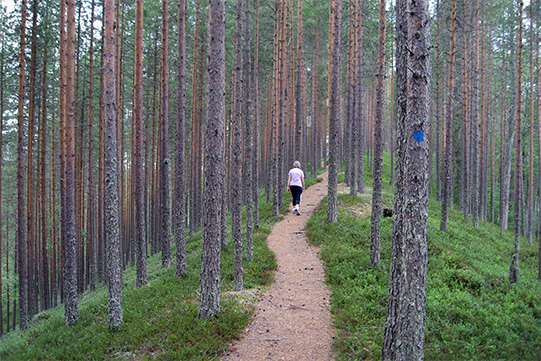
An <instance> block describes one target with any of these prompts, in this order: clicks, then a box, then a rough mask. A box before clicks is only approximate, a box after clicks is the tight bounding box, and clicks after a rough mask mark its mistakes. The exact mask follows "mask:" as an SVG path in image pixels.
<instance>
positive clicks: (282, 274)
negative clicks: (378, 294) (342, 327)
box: [222, 173, 334, 361]
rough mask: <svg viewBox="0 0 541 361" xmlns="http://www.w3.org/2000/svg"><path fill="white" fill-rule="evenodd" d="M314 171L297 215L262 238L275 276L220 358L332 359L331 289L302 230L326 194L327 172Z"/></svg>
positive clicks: (231, 359)
mask: <svg viewBox="0 0 541 361" xmlns="http://www.w3.org/2000/svg"><path fill="white" fill-rule="evenodd" d="M319 177H320V178H323V181H322V182H320V183H317V184H315V185H313V186H311V187H310V188H308V189H306V190H305V191H304V192H303V195H302V202H301V215H300V216H299V215H295V214H293V213H292V212H289V213H288V214H287V215H286V216H285V217H284V218H283V219H282V220H281V221H280V222H278V223H276V224H275V225H274V226H273V228H272V231H271V234H270V235H269V237H268V239H267V242H268V244H269V247H270V248H271V249H272V251H273V252H274V253H275V254H276V261H277V263H278V269H277V271H276V274H275V280H274V282H273V283H272V284H271V286H270V287H269V288H268V289H267V290H266V291H265V292H264V294H263V295H262V296H261V297H260V299H259V301H258V304H257V306H256V311H255V315H254V319H253V321H252V323H251V324H250V325H249V326H248V327H247V328H246V329H245V332H244V335H243V337H242V339H241V340H239V341H236V342H234V343H233V344H232V345H230V347H229V350H228V352H226V354H225V355H224V356H223V357H222V360H224V361H234V360H295V361H303V360H307V361H308V360H309V361H316V360H333V359H334V355H333V351H332V348H331V344H332V339H333V336H334V329H333V327H332V326H331V322H332V320H331V315H330V291H329V289H328V288H327V286H326V285H325V283H324V279H325V273H324V270H323V264H322V261H321V260H320V258H319V256H318V253H319V247H316V246H314V245H309V244H308V243H307V239H306V236H305V232H304V231H305V226H306V221H307V220H308V219H309V218H310V216H311V215H312V213H313V211H314V209H315V208H316V207H317V205H318V204H319V201H320V200H321V199H322V198H323V197H324V196H325V195H326V194H327V173H324V174H322V175H320V176H319ZM290 209H292V207H291V206H290Z"/></svg>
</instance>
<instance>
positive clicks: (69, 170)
mask: <svg viewBox="0 0 541 361" xmlns="http://www.w3.org/2000/svg"><path fill="white" fill-rule="evenodd" d="M66 39H67V43H66V60H67V62H66V106H67V108H66V110H67V116H66V126H65V132H66V139H65V141H66V155H65V157H66V167H65V188H66V197H65V198H66V200H65V204H64V208H65V215H66V217H65V219H64V221H65V227H64V232H65V245H64V257H63V258H64V301H65V304H66V305H65V315H66V324H67V325H68V326H73V325H74V324H75V323H77V321H78V320H79V309H78V300H77V291H78V287H77V233H76V214H75V139H74V138H75V129H74V125H75V117H76V114H75V102H76V99H75V94H74V90H75V84H74V76H75V67H74V65H75V64H74V58H75V0H68V1H67V35H66Z"/></svg>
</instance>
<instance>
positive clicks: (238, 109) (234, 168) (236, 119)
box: [231, 0, 244, 291]
mask: <svg viewBox="0 0 541 361" xmlns="http://www.w3.org/2000/svg"><path fill="white" fill-rule="evenodd" d="M236 18H237V26H236V32H235V68H234V87H235V96H234V98H233V99H234V100H233V104H234V109H233V111H234V114H233V129H232V131H233V139H232V141H231V143H232V153H233V157H232V159H231V160H232V162H231V183H232V184H231V201H232V207H231V236H232V238H233V244H234V267H233V268H234V271H233V273H234V286H233V290H234V291H242V289H244V269H243V266H242V249H243V247H242V179H241V172H242V139H241V136H242V135H241V123H242V94H243V92H242V91H243V89H242V0H237V15H236Z"/></svg>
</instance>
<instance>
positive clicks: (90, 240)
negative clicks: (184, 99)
mask: <svg viewBox="0 0 541 361" xmlns="http://www.w3.org/2000/svg"><path fill="white" fill-rule="evenodd" d="M94 8H95V1H94V0H92V10H91V20H90V24H94ZM89 56H90V60H89V74H88V77H89V84H88V195H87V205H86V206H87V235H88V236H87V244H88V254H87V263H88V270H89V272H88V276H87V277H88V283H89V285H90V289H91V290H94V288H95V287H96V214H95V210H96V206H95V196H94V194H95V193H94V192H95V187H94V132H93V129H94V123H93V118H94V88H93V86H94V26H91V27H90V48H89Z"/></svg>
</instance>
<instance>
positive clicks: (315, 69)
mask: <svg viewBox="0 0 541 361" xmlns="http://www.w3.org/2000/svg"><path fill="white" fill-rule="evenodd" d="M316 28H317V30H316V40H315V42H316V44H315V46H314V59H313V61H312V99H311V103H312V104H311V107H310V108H311V110H310V111H311V113H312V126H311V131H312V141H311V143H312V147H313V150H312V166H311V176H312V178H316V177H317V171H318V169H319V163H320V158H319V148H318V132H319V115H318V109H317V104H318V94H319V91H318V77H319V64H318V62H319V27H316Z"/></svg>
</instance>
